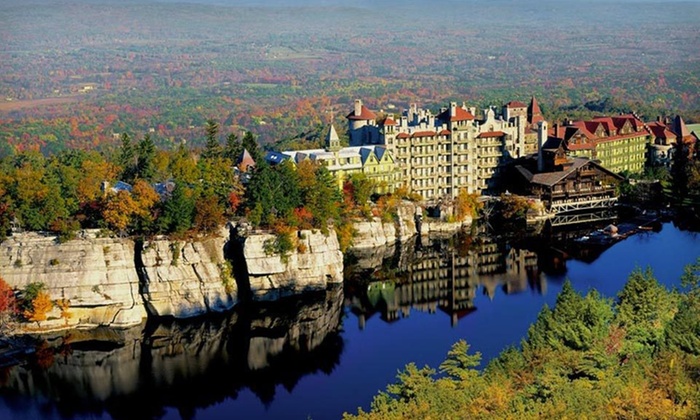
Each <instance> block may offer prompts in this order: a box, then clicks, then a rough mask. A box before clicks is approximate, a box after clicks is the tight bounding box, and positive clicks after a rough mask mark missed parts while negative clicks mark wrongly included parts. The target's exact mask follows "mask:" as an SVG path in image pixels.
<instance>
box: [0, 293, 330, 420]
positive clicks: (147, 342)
mask: <svg viewBox="0 0 700 420" xmlns="http://www.w3.org/2000/svg"><path fill="white" fill-rule="evenodd" d="M342 302H343V291H342V288H341V287H338V286H336V287H333V288H330V289H328V290H326V291H322V292H318V293H312V294H311V295H306V296H305V297H304V298H303V299H284V300H282V301H280V302H276V303H264V304H254V305H249V306H243V307H241V308H239V309H238V310H236V311H234V312H232V313H230V314H228V315H227V316H221V317H216V318H206V319H199V320H193V321H189V322H187V321H185V322H183V321H175V320H172V321H169V322H159V323H158V322H154V323H149V324H147V325H145V326H142V327H139V328H132V329H129V330H110V329H97V330H92V331H89V332H87V331H72V332H70V333H66V334H63V335H55V336H50V337H48V338H47V339H46V340H45V341H44V342H43V343H42V344H41V345H40V347H39V348H38V351H37V352H36V354H35V355H34V356H33V357H32V359H31V360H30V361H28V362H27V363H25V364H23V365H20V366H13V367H10V368H6V369H5V371H4V375H2V377H0V380H2V382H0V390H2V394H3V399H4V400H5V402H6V404H7V405H8V406H9V407H10V409H11V410H13V411H14V412H15V413H17V415H18V417H22V416H23V415H25V413H26V411H27V404H36V405H38V406H39V410H40V411H42V412H43V413H45V414H47V416H46V417H50V416H49V413H52V412H53V413H54V414H58V415H59V416H61V417H72V416H75V415H81V416H87V415H93V414H96V415H100V414H102V413H104V412H107V413H109V414H110V415H111V417H113V418H117V419H119V418H124V419H134V418H158V417H161V416H163V415H164V414H165V408H166V407H174V408H176V409H177V410H178V411H179V413H180V415H181V417H183V418H192V417H194V413H195V410H196V409H199V408H204V407H208V406H211V405H214V404H216V403H219V402H221V401H223V400H225V399H229V398H233V399H235V398H236V397H237V396H238V393H239V392H240V391H241V390H243V389H244V388H247V389H250V390H252V391H253V392H254V393H255V394H256V395H257V396H258V397H259V399H260V400H261V401H262V402H263V403H265V404H269V403H271V402H272V401H273V399H274V397H275V390H276V388H277V386H278V385H282V386H284V388H286V389H287V390H289V391H291V390H292V389H294V387H295V385H296V384H297V382H298V381H299V379H300V378H302V377H303V376H305V375H308V374H311V373H314V372H324V373H325V374H330V373H331V372H332V371H333V370H334V368H335V367H336V366H337V365H338V363H339V360H340V354H341V353H342V351H343V341H342V338H341V336H340V321H341V316H342ZM27 397H30V398H27Z"/></svg>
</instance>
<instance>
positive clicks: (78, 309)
mask: <svg viewBox="0 0 700 420" xmlns="http://www.w3.org/2000/svg"><path fill="white" fill-rule="evenodd" d="M0 274H1V275H2V277H3V278H4V279H5V281H6V282H7V283H8V284H9V285H10V286H12V287H14V288H17V289H23V288H24V287H25V286H27V285H28V284H29V283H36V282H39V283H43V284H44V285H45V286H46V289H45V290H46V292H47V293H48V294H49V295H50V297H51V299H52V300H59V299H68V300H69V301H70V309H69V313H70V314H71V316H70V318H59V316H60V314H56V313H52V314H50V315H51V316H53V317H55V319H49V320H47V321H42V322H41V323H40V326H39V327H40V328H42V329H51V328H58V327H62V326H63V327H65V326H95V325H113V326H128V325H135V324H139V323H140V322H141V320H142V319H143V318H145V317H146V311H145V309H144V305H143V299H142V298H141V295H140V294H139V279H138V276H137V275H136V270H135V269H134V243H133V242H132V241H131V240H128V239H114V238H98V237H97V236H96V231H86V232H84V235H83V236H82V237H81V238H79V239H75V240H71V241H68V242H66V243H62V244H60V243H57V242H56V238H55V237H54V236H44V235H42V234H39V233H23V234H17V235H13V236H11V237H10V238H8V239H7V240H6V241H4V242H2V244H0Z"/></svg>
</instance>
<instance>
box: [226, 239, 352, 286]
mask: <svg viewBox="0 0 700 420" xmlns="http://www.w3.org/2000/svg"><path fill="white" fill-rule="evenodd" d="M275 239H276V237H275V235H272V234H255V235H248V234H246V233H241V234H240V236H239V237H238V242H239V244H240V247H241V251H242V255H240V258H241V259H242V260H244V261H245V264H246V265H247V270H246V273H244V275H246V276H247V284H249V285H250V293H251V295H252V297H253V299H255V300H274V299H278V298H280V297H283V296H288V295H292V294H298V293H301V292H304V291H308V290H319V289H323V288H325V287H326V286H327V285H328V284H332V283H341V282H342V281H343V254H342V253H341V252H340V247H339V245H338V237H337V236H336V234H335V232H334V231H331V232H330V233H329V234H328V235H324V234H323V233H321V232H317V231H310V230H301V231H299V232H297V235H296V240H295V241H296V244H297V246H296V249H294V250H293V251H292V252H290V253H289V254H288V255H284V256H283V255H279V254H275V253H270V252H267V251H266V249H267V248H269V247H268V246H266V244H270V243H273V242H274V241H275ZM240 280H241V279H239V281H240Z"/></svg>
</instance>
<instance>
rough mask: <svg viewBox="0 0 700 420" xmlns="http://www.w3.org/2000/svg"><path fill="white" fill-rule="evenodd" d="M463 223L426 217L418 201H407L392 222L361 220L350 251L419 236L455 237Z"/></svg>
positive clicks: (378, 246) (468, 221)
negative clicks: (453, 235)
mask: <svg viewBox="0 0 700 420" xmlns="http://www.w3.org/2000/svg"><path fill="white" fill-rule="evenodd" d="M471 222H472V220H471V219H468V220H465V221H463V222H446V221H444V220H441V219H434V218H424V217H423V209H422V207H421V206H419V205H417V204H416V203H414V202H410V201H404V202H403V203H401V206H399V208H398V211H397V215H396V216H395V217H394V220H393V221H391V222H383V221H382V220H381V219H380V218H379V217H374V218H373V219H372V220H367V221H358V222H356V223H354V224H353V227H354V228H355V236H354V237H353V242H352V246H351V247H350V251H351V252H353V253H357V252H362V253H366V252H364V251H367V250H371V249H374V248H380V247H383V246H387V245H389V246H390V245H392V244H394V243H397V242H399V243H401V242H406V241H407V240H409V239H411V238H413V237H414V236H416V235H419V234H420V235H451V234H454V233H455V232H457V231H458V230H459V229H461V228H462V227H463V226H465V225H469V224H471Z"/></svg>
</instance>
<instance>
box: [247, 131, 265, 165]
mask: <svg viewBox="0 0 700 420" xmlns="http://www.w3.org/2000/svg"><path fill="white" fill-rule="evenodd" d="M242 146H243V148H244V149H245V150H247V151H248V153H250V157H252V158H253V160H254V161H255V163H256V164H260V163H261V161H262V158H263V156H262V152H261V150H260V146H258V141H257V140H256V139H255V136H254V135H253V133H251V132H250V131H246V133H245V135H244V136H243V141H242Z"/></svg>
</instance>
